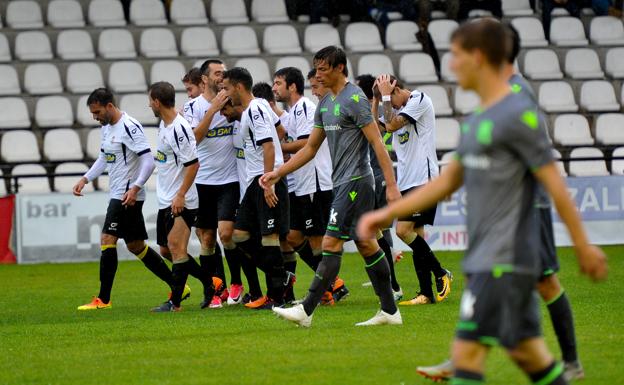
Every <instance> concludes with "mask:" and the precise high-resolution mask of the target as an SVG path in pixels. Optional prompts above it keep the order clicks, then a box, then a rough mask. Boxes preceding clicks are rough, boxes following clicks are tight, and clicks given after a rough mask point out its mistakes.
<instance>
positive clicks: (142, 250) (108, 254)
mask: <svg viewBox="0 0 624 385" xmlns="http://www.w3.org/2000/svg"><path fill="white" fill-rule="evenodd" d="M87 106H88V107H89V110H90V111H91V114H93V118H94V119H95V120H97V121H98V122H100V123H101V124H102V128H101V134H102V141H101V145H100V155H99V157H98V158H97V159H96V160H95V163H93V165H92V166H91V168H90V169H89V171H87V173H86V174H85V175H84V176H83V177H82V178H80V180H79V181H78V182H77V183H76V185H75V186H74V188H73V193H74V195H76V196H82V190H83V188H84V186H85V185H86V184H87V183H89V182H91V181H93V180H94V179H95V178H97V177H98V176H100V175H101V174H102V173H103V172H104V171H105V170H106V169H107V168H108V175H109V178H110V201H109V204H108V209H107V211H106V219H105V221H104V226H103V228H102V235H101V238H100V242H101V249H102V255H101V257H100V292H99V294H98V296H97V297H94V298H93V300H92V301H91V302H90V303H88V304H85V305H82V306H80V307H78V310H95V309H106V308H110V307H111V306H112V303H111V300H110V295H111V289H112V287H113V281H114V279H115V272H116V271H117V240H118V239H119V238H123V240H124V241H125V243H126V246H127V247H128V250H129V251H130V252H131V253H132V254H134V255H136V256H137V258H139V259H140V260H141V261H142V262H143V264H145V267H147V268H148V269H149V270H150V271H152V272H153V273H154V274H155V275H156V276H157V277H158V278H160V279H162V280H163V281H164V282H165V283H167V285H169V287H171V286H172V285H173V280H172V276H171V271H170V270H169V268H168V267H167V265H166V264H165V262H164V261H163V260H162V258H161V257H160V255H158V253H156V252H155V251H154V250H153V249H152V248H150V247H149V246H147V245H146V244H145V240H146V239H147V231H146V230H145V221H144V220H143V213H142V208H143V201H144V200H145V190H144V189H143V185H144V184H145V182H146V181H147V180H148V179H149V177H150V176H151V175H152V171H154V162H153V161H152V153H151V151H150V146H149V143H148V142H147V139H146V138H145V135H144V133H143V127H142V126H141V123H139V122H138V121H137V120H136V119H134V118H132V117H131V116H129V115H128V114H126V113H125V112H123V111H120V110H119V108H117V106H116V104H115V98H114V96H113V94H112V92H111V91H109V90H108V89H106V88H98V89H96V90H94V91H93V92H92V93H91V95H89V97H88V98H87ZM186 294H187V295H189V294H190V291H189V292H188V293H186Z"/></svg>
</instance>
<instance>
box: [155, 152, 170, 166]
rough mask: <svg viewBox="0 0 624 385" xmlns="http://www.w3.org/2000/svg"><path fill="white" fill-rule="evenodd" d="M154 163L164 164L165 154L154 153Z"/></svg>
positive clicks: (165, 160)
mask: <svg viewBox="0 0 624 385" xmlns="http://www.w3.org/2000/svg"><path fill="white" fill-rule="evenodd" d="M154 160H155V161H156V162H160V163H166V162H167V154H165V153H164V152H162V151H160V150H159V151H156V156H155V157H154Z"/></svg>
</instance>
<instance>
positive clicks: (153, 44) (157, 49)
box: [140, 28, 178, 58]
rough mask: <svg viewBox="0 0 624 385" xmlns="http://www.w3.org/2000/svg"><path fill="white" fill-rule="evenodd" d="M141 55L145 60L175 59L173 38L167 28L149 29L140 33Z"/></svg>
mask: <svg viewBox="0 0 624 385" xmlns="http://www.w3.org/2000/svg"><path fill="white" fill-rule="evenodd" d="M140 51H141V55H143V56H145V57H147V58H165V57H177V56H178V47H177V46H176V40H175V36H174V35H173V32H171V30H170V29H168V28H149V29H146V30H144V31H143V33H141V45H140Z"/></svg>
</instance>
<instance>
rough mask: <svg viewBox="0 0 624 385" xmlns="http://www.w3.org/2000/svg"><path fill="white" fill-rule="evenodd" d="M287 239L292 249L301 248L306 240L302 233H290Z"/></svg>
mask: <svg viewBox="0 0 624 385" xmlns="http://www.w3.org/2000/svg"><path fill="white" fill-rule="evenodd" d="M286 239H287V240H288V243H289V244H290V245H291V246H292V247H295V246H299V245H300V244H302V243H303V241H304V240H305V238H304V237H303V234H302V233H301V231H290V232H289V233H288V235H287V236H286Z"/></svg>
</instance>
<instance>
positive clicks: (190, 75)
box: [182, 67, 202, 86]
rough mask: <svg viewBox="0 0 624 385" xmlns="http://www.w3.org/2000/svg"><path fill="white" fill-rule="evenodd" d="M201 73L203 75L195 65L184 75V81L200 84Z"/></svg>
mask: <svg viewBox="0 0 624 385" xmlns="http://www.w3.org/2000/svg"><path fill="white" fill-rule="evenodd" d="M201 75H202V72H201V70H200V69H199V68H197V67H193V68H191V69H190V70H189V72H187V73H186V74H185V75H184V77H183V78H182V82H183V83H191V84H195V85H196V86H198V85H200V84H201V82H202V78H201Z"/></svg>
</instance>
